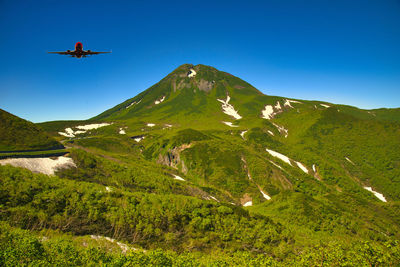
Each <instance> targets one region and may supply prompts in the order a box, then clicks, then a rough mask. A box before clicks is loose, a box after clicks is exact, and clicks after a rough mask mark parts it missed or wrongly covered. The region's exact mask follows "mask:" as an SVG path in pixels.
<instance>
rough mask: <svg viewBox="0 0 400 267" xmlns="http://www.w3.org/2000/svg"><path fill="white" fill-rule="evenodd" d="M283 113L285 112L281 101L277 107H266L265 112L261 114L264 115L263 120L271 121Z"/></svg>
mask: <svg viewBox="0 0 400 267" xmlns="http://www.w3.org/2000/svg"><path fill="white" fill-rule="evenodd" d="M274 109H275V111H274ZM282 112H283V110H282V106H281V103H280V102H279V101H277V102H276V104H275V106H272V105H266V106H265V107H264V110H262V111H261V114H262V116H261V117H262V118H263V119H266V120H270V119H272V118H273V117H275V115H277V114H279V113H282Z"/></svg>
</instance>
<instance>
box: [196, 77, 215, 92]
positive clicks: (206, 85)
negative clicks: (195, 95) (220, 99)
mask: <svg viewBox="0 0 400 267" xmlns="http://www.w3.org/2000/svg"><path fill="white" fill-rule="evenodd" d="M214 83H215V82H214V81H206V80H203V79H200V82H199V85H198V86H199V89H200V90H202V91H205V92H209V91H211V89H212V88H213V86H214Z"/></svg>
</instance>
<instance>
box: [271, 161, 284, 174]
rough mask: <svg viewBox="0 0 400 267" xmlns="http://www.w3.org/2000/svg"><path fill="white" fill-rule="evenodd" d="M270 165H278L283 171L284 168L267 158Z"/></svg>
mask: <svg viewBox="0 0 400 267" xmlns="http://www.w3.org/2000/svg"><path fill="white" fill-rule="evenodd" d="M268 161H269V162H270V163H271V164H272V165H274V166H275V167H278V168H279V169H281V170H282V171H284V169H283V168H282V167H281V166H279V165H278V164H276V163H275V162H273V161H272V160H268Z"/></svg>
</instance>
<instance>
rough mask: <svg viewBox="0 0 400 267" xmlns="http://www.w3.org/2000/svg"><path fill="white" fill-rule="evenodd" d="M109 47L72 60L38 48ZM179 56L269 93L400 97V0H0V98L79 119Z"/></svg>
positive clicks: (364, 103)
mask: <svg viewBox="0 0 400 267" xmlns="http://www.w3.org/2000/svg"><path fill="white" fill-rule="evenodd" d="M77 41H81V42H82V43H83V45H84V49H91V50H100V51H107V50H112V51H113V52H112V54H106V55H98V56H92V57H90V58H86V59H75V58H70V57H66V56H61V55H51V54H47V53H46V51H61V50H67V49H71V50H72V49H73V48H74V47H73V46H74V44H75V42H77ZM184 63H192V64H200V63H201V64H206V65H211V66H214V67H216V68H218V69H220V70H224V71H227V72H229V73H232V74H234V75H236V76H238V77H240V78H242V79H244V80H246V81H247V82H249V83H251V84H253V85H254V86H255V87H256V88H258V89H259V90H261V91H262V92H263V93H265V94H270V95H279V96H286V97H292V98H300V99H308V100H323V101H328V102H333V103H342V104H349V105H354V106H357V107H361V108H379V107H400V1H399V0H351V1H349V0H335V1H332V0H329V1H325V0H315V1H303V0H297V1H294V0H293V1H289V0H271V1H268V0H265V1H217V0H215V1H204V0H202V1H190V0H185V1H144V0H141V1H118V0H115V1H101V0H97V1H56V0H48V1H40V0H25V1H23V0H18V1H15V0H0V108H2V109H5V110H7V111H9V112H11V113H13V114H16V115H18V116H20V117H22V118H25V119H28V120H31V121H33V122H41V121H48V120H61V119H64V120H65V119H87V118H90V117H92V116H95V115H97V114H99V113H100V112H102V111H104V110H106V109H108V108H111V107H112V106H114V105H116V104H119V103H120V102H122V101H124V100H126V99H128V98H131V97H133V96H135V95H137V94H138V93H139V92H141V91H143V90H145V89H147V88H148V87H150V86H151V85H152V84H154V83H156V82H158V81H159V80H160V79H162V78H163V77H164V76H165V75H167V74H168V73H169V72H171V71H172V70H173V69H175V68H176V67H178V66H179V65H181V64H184Z"/></svg>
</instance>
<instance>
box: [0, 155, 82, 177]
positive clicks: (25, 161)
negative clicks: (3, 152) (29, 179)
mask: <svg viewBox="0 0 400 267" xmlns="http://www.w3.org/2000/svg"><path fill="white" fill-rule="evenodd" d="M0 164H1V165H6V164H10V165H12V166H14V167H21V168H25V169H28V170H30V171H32V172H38V173H43V174H47V175H53V174H54V172H55V171H56V170H58V169H67V168H76V165H75V162H74V161H73V160H72V159H71V158H68V157H64V156H60V157H57V158H56V159H51V158H15V159H2V160H0Z"/></svg>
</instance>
